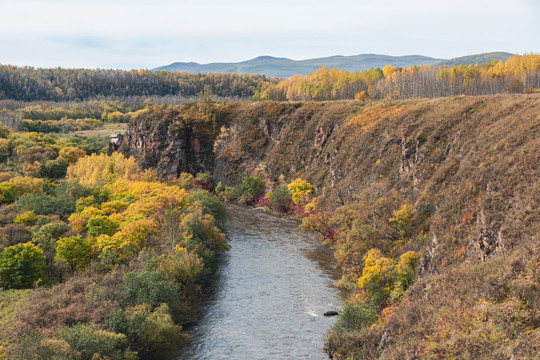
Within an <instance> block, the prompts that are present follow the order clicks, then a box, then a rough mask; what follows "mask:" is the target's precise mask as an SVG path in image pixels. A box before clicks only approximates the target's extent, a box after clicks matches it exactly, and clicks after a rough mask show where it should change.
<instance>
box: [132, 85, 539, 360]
mask: <svg viewBox="0 0 540 360" xmlns="http://www.w3.org/2000/svg"><path fill="white" fill-rule="evenodd" d="M186 111H187V110H186V108H182V107H181V108H168V109H165V110H164V109H163V108H154V109H151V110H149V111H147V112H146V113H144V114H142V115H141V116H139V117H138V118H137V119H135V120H134V121H133V122H132V123H131V124H130V125H129V128H128V131H127V132H126V135H125V137H124V140H123V143H122V145H121V151H124V152H126V153H128V154H131V155H134V156H136V157H137V158H138V159H139V161H140V164H141V166H143V167H155V168H157V169H158V171H159V172H160V174H162V175H166V176H178V174H179V173H180V172H182V171H187V172H192V173H193V172H199V171H202V172H205V173H207V174H208V175H210V176H211V177H212V178H213V179H214V181H215V182H216V183H217V182H218V181H221V182H222V183H224V184H234V183H238V182H239V181H240V180H241V179H242V177H243V176H245V175H246V174H250V173H252V172H253V171H254V170H255V169H257V168H261V167H264V168H266V171H267V172H268V174H269V175H270V177H271V178H273V179H277V178H278V177H279V176H280V175H282V174H283V175H284V176H285V177H286V178H289V179H292V178H295V177H302V178H304V179H306V180H308V181H310V182H311V183H313V184H314V185H315V186H316V190H317V191H316V192H317V195H318V196H319V198H320V199H321V204H322V205H321V208H322V209H325V211H328V212H331V211H333V210H334V209H337V208H340V207H342V206H346V205H347V204H351V203H353V202H354V201H355V199H358V197H359V196H360V195H359V194H361V193H362V194H363V195H362V196H364V198H367V197H369V196H370V194H372V195H373V196H375V194H377V193H381V194H384V193H387V192H389V191H396V192H397V193H398V194H399V196H400V197H401V198H403V199H406V200H407V201H408V202H410V203H412V204H413V206H414V211H415V213H416V214H417V217H418V218H419V219H421V222H419V225H418V229H417V235H418V237H415V239H414V240H411V241H410V242H409V243H407V244H406V245H404V246H403V247H401V249H403V250H407V249H408V247H409V249H415V250H418V251H421V253H422V254H423V256H422V258H421V260H420V274H421V277H420V279H421V280H418V281H417V282H416V283H415V285H414V286H413V288H411V290H410V295H409V297H408V298H407V300H406V301H402V302H401V303H400V304H399V305H398V306H397V310H396V311H398V312H399V314H400V316H394V317H392V318H391V319H392V320H389V323H387V325H386V326H385V327H381V328H380V329H379V328H374V329H372V330H371V331H368V332H367V333H365V334H364V335H357V337H351V338H347V339H346V340H343V341H344V342H341V343H336V344H330V345H331V346H330V351H331V352H332V353H334V355H335V356H336V357H337V358H340V356H343V357H345V356H348V355H352V356H354V357H365V358H378V357H381V358H396V357H397V358H430V357H431V358H437V357H433V356H434V355H433V354H436V353H437V352H436V351H435V352H433V351H432V352H430V351H431V350H429V351H427V350H426V349H427V348H429V346H432V347H433V348H437V347H438V346H439V345H437V346H435V345H429V344H431V343H432V342H433V340H429V339H427V338H426V337H429V336H430V334H440V337H437V341H445V340H444V339H445V336H446V339H447V340H448V339H451V341H455V342H456V343H453V344H447V345H444V346H443V345H440V346H439V347H441V349H438V350H437V351H439V350H440V351H442V352H441V354H443V355H441V357H439V358H449V357H451V354H452V351H453V352H454V353H455V354H461V355H460V356H473V355H474V354H475V353H474V350H470V352H468V353H466V354H465V355H464V354H463V353H461V352H460V351H464V350H463V349H461V348H460V346H458V345H457V344H458V343H459V341H465V343H466V342H467V341H471V343H472V342H473V340H470V339H469V338H468V336H469V337H470V336H472V335H470V334H471V331H473V332H474V331H480V330H478V329H479V328H480V327H481V325H482V323H481V321H480V320H478V322H476V321H477V320H474V321H473V320H471V321H473V323H474V324H473V323H471V324H470V329H469V330H467V329H464V328H461V330H460V331H461V332H462V333H463V334H465V335H463V334H462V335H459V336H458V335H451V328H452V326H458V327H459V326H463V323H465V320H463V322H460V323H459V324H455V323H453V322H452V321H453V320H452V318H451V315H449V314H451V313H452V312H459V311H460V310H459V309H460V308H464V309H467V310H463V311H462V313H467V314H468V313H470V314H471V316H473V317H474V313H475V312H477V311H479V310H478V309H477V306H476V304H477V303H479V302H480V303H481V302H482V301H491V302H492V303H494V304H496V305H494V306H493V308H492V309H491V308H490V309H491V310H492V311H493V312H494V313H496V311H499V310H500V311H503V310H501V309H506V310H508V306H510V305H508V304H509V302H513V301H516V302H518V303H519V302H520V301H521V302H522V303H523V304H525V305H523V306H525V307H528V308H529V309H531V307H532V308H534V307H538V306H540V295H539V294H540V291H539V290H538V288H535V286H539V283H538V276H539V275H538V271H537V270H536V273H533V274H532V275H531V274H529V273H527V271H532V270H530V266H529V265H530V264H531V262H532V263H534V264H538V243H539V240H540V239H539V238H538V235H539V230H540V226H539V223H540V221H539V219H540V212H539V204H540V182H539V180H538V179H539V175H540V96H539V95H499V96H492V97H455V98H440V99H432V100H404V101H390V100H388V101H383V102H378V103H372V102H323V103H313V102H309V103H272V102H269V103H265V102H252V103H249V102H248V103H234V104H229V105H224V106H220V107H216V108H215V109H214V111H217V113H218V115H216V116H214V117H213V119H214V120H213V121H198V122H197V121H191V120H190V117H189V116H185V114H186ZM503 254H504V256H501V255H503ZM505 259H506V260H505ZM474 264H486V266H488V267H489V266H497V268H498V271H497V272H493V273H491V274H490V272H489V271H487V270H486V269H485V268H483V267H480V268H478V267H476V268H475V267H474V266H476V265H474ZM490 264H492V265H490ZM512 264H513V265H512ZM527 264H529V265H527ZM534 266H536V267H537V265H534ZM534 266H533V268H534ZM516 268H519V269H521V270H519V271H517V270H515V269H516ZM479 269H480V270H479ZM512 269H514V270H512ZM460 272H461V273H462V274H463V277H462V278H463V279H469V280H470V281H468V282H467V281H461V282H459V281H457V282H456V279H458V278H459V275H457V274H459V273H460ZM524 272H525V273H524ZM495 273H497V274H498V275H497V276H496V277H495V278H494V277H493V276H492V275H493V274H495ZM524 278H527V279H528V280H527V281H530V286H532V287H533V288H534V289H532V290H531V289H530V288H528V289H529V290H527V291H529V292H528V293H527V294H528V295H526V294H521V295H520V294H518V293H517V292H519V291H518V290H508V289H514V287H512V286H513V285H504V284H514V283H516V284H517V282H518V280H519V279H522V280H523V279H524ZM448 286H449V287H453V289H452V291H453V292H448V290H447V289H446V287H448ZM474 286H480V287H481V288H477V289H473V288H471V287H474ZM504 286H508V289H507V290H504V289H503V287H504ZM517 288H519V286H518V285H516V286H515V289H517ZM520 289H521V288H520ZM434 291H435V292H434ZM505 291H506V293H505ZM512 291H514V292H516V293H512ZM522 291H525V290H523V289H522ZM486 294H488V295H486ZM452 297H453V298H452ZM456 297H458V298H460V297H461V298H462V299H463V301H457V302H456V301H455V299H456ZM512 304H513V303H512ZM512 306H514V305H512ZM441 307H442V308H444V309H445V310H441ZM517 308H519V307H518V306H517V305H516V307H515V308H514V310H515V309H517ZM491 310H490V311H491ZM514 310H512V311H508V312H507V313H504V316H502V317H501V318H500V319H496V316H495V315H494V316H495V317H494V318H493V319H492V318H491V317H488V318H489V319H490V320H489V321H493V322H494V324H495V325H493V327H489V330H486V331H485V333H486V334H487V335H486V336H492V337H493V338H492V339H491V340H489V338H487V339H488V340H485V341H484V340H481V339H480V338H481V336H480V335H478V336H479V338H478V339H477V338H476V337H475V339H474V341H476V342H481V343H482V344H483V346H485V348H486V349H488V350H485V351H483V350H482V351H479V352H477V353H476V355H475V356H477V358H489V354H490V351H491V352H492V353H493V351H495V350H493V349H498V347H497V346H498V345H497V341H503V340H504V341H508V344H509V345H508V349H510V350H508V351H507V352H506V353H508V354H510V355H513V356H514V357H515V358H516V359H517V358H527V356H528V355H527V351H532V350H530V349H531V348H530V347H525V348H524V349H525V350H523V351H524V352H523V351H522V353H523V354H525V355H523V354H522V353H520V351H519V350H518V347H519V346H518V345H519V344H522V343H523V342H527V341H531V340H532V339H538V337H539V333H538V331H539V330H538V326H539V324H540V317H539V315H538V314H537V312H533V313H531V312H527V314H528V315H527V316H529V317H532V318H530V319H528V320H527V321H521V320H520V321H517V320H511V319H512V316H518V315H516V314H517V312H518V310H515V311H514ZM486 311H487V310H486ZM500 311H499V312H500ZM520 311H521V310H520ZM510 313H511V314H510ZM522 315H523V314H522ZM486 316H487V315H486ZM490 316H491V313H490ZM523 316H525V315H523ZM427 317H429V319H428V318H427ZM415 319H416V320H415ZM420 319H421V320H420ZM441 319H443V320H441ZM486 321H487V320H486ZM498 321H499V322H498ZM505 321H506V322H507V323H511V324H512V325H508V324H507V325H508V326H506V327H504V324H503V323H504V322H505ZM411 324H413V325H411ZM419 324H420V325H419ZM419 326H420V327H421V328H419ZM501 327H502V329H503V330H500V331H502V334H498V335H497V336H495V335H494V334H493V332H496V331H499V330H493V329H499V328H501ZM520 327H521V328H520ZM524 328H527V329H528V331H524ZM516 329H517V330H516ZM520 329H521V330H520ZM387 330H388V331H387ZM529 330H530V331H529ZM512 332H514V333H513V334H512ZM383 333H384V334H385V336H386V340H385V342H384V344H383V345H382V346H379V347H378V346H377V345H379V342H380V339H381V336H382V335H383ZM466 334H469V335H466ZM475 334H476V333H475ZM523 334H526V335H523ZM437 336H439V335H437ZM475 336H476V335H475ZM464 338H466V339H465V340H464ZM370 339H371V340H370ZM456 339H457V340H456ZM494 339H498V340H494ZM370 341H371V342H372V343H373V344H374V345H373V344H369V342H370ZM448 341H450V340H448ZM471 346H473V345H471ZM377 348H378V349H377ZM342 349H347V350H343V351H342ZM351 349H352V350H351ZM359 349H361V350H359ZM429 349H431V348H429ZM448 349H451V350H448ZM489 349H491V350H489ZM527 349H528V350H527ZM422 351H427V352H425V353H424V355H425V356H424V357H422V355H418V354H422ZM467 351H469V350H467ZM360 353H361V354H360ZM506 353H504V354H506ZM340 354H341V355H340ZM359 354H360V355H359ZM411 354H417V355H411ZM426 354H428V355H429V356H428V355H426ZM467 354H468V355H467ZM471 354H473V355H471ZM501 354H502V353H501ZM519 354H522V355H523V356H521V355H519ZM432 355H433V356H432ZM475 356H473V357H475ZM501 356H502V355H501ZM504 356H506V355H504ZM458 357H459V356H458ZM508 358H509V357H508Z"/></svg>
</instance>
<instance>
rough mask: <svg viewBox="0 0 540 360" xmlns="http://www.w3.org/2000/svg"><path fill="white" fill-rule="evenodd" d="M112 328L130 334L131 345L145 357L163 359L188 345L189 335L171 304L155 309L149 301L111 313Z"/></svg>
mask: <svg viewBox="0 0 540 360" xmlns="http://www.w3.org/2000/svg"><path fill="white" fill-rule="evenodd" d="M108 324H109V326H110V327H111V329H113V330H114V331H117V332H122V333H124V334H127V337H128V339H129V342H130V344H131V345H132V347H133V349H134V350H137V352H138V353H139V354H140V355H141V357H142V358H152V359H155V358H162V357H164V356H165V355H167V354H170V353H172V352H173V351H175V350H178V349H180V348H182V347H183V345H185V343H186V340H187V336H186V335H184V334H183V333H182V327H181V326H178V325H175V323H174V321H173V319H172V317H171V315H170V313H169V307H168V306H167V304H161V305H160V306H158V307H157V308H155V309H152V306H151V305H149V304H147V303H142V304H139V305H135V306H131V307H128V308H126V309H125V310H124V311H122V310H118V311H116V312H115V313H113V314H111V316H110V317H109V321H108Z"/></svg>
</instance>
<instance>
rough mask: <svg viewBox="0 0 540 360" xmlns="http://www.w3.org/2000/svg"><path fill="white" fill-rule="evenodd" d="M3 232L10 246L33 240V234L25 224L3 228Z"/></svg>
mask: <svg viewBox="0 0 540 360" xmlns="http://www.w3.org/2000/svg"><path fill="white" fill-rule="evenodd" d="M1 232H2V235H3V237H4V239H5V240H6V241H7V243H8V244H9V245H10V246H12V245H17V244H20V243H26V242H29V241H31V240H32V233H31V232H30V231H29V230H28V227H27V226H26V225H23V224H15V225H11V224H10V225H6V226H4V227H3V228H2V231H1Z"/></svg>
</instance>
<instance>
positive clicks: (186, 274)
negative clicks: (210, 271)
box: [159, 247, 204, 291]
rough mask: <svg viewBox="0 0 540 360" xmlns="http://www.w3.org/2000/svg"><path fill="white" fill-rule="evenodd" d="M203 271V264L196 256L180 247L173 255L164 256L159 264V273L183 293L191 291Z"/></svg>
mask: <svg viewBox="0 0 540 360" xmlns="http://www.w3.org/2000/svg"><path fill="white" fill-rule="evenodd" d="M203 269H204V263H203V262H202V260H201V258H200V257H199V256H197V254H195V253H194V252H189V251H187V250H186V249H183V248H180V247H177V249H176V250H175V252H174V253H172V254H168V255H165V256H164V257H163V258H162V259H161V261H160V263H159V270H160V271H161V273H163V274H164V275H165V276H166V277H167V279H169V280H171V281H172V282H173V283H174V284H175V285H176V286H177V287H178V288H179V289H181V290H185V291H191V290H193V284H195V283H196V282H197V279H198V276H199V274H200V273H201V271H202V270H203Z"/></svg>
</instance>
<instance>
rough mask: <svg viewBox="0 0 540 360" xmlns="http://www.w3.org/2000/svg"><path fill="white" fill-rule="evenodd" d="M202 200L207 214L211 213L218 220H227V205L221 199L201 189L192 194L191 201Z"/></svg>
mask: <svg viewBox="0 0 540 360" xmlns="http://www.w3.org/2000/svg"><path fill="white" fill-rule="evenodd" d="M196 201H198V202H200V203H201V205H202V207H203V212H204V213H205V214H210V215H212V216H213V217H214V219H216V220H218V221H223V220H225V206H224V205H223V203H221V201H219V200H218V199H216V197H215V196H213V195H212V194H210V193H209V192H208V191H206V190H199V191H196V192H195V193H193V194H191V196H190V198H189V202H190V203H191V204H192V203H194V202H196Z"/></svg>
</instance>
